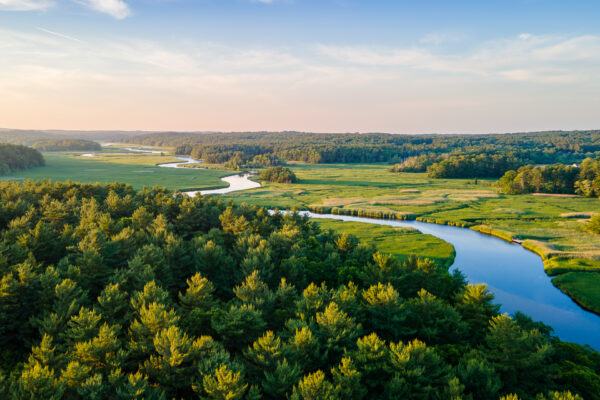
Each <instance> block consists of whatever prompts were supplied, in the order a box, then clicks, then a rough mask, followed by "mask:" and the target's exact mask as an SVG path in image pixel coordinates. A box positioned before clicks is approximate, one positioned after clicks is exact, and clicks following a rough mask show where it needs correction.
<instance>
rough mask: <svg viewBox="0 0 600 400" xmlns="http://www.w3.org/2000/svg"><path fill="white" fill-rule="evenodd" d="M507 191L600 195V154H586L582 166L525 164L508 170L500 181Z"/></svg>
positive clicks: (504, 190) (499, 183)
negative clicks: (589, 156)
mask: <svg viewBox="0 0 600 400" xmlns="http://www.w3.org/2000/svg"><path fill="white" fill-rule="evenodd" d="M498 185H499V187H500V189H501V190H502V191H503V192H504V193H507V194H518V193H561V194H579V195H582V196H586V197H600V157H599V158H595V159H592V158H587V159H585V160H584V161H583V162H582V163H581V165H580V166H577V165H564V164H552V165H546V166H535V165H526V166H523V167H521V168H519V169H518V170H516V171H515V170H510V171H507V172H506V173H505V174H504V176H502V178H501V179H500V181H499V182H498Z"/></svg>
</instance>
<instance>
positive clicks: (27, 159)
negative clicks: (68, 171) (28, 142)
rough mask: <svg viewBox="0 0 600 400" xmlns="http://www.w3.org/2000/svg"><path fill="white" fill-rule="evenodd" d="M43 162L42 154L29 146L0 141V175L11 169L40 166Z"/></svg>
mask: <svg viewBox="0 0 600 400" xmlns="http://www.w3.org/2000/svg"><path fill="white" fill-rule="evenodd" d="M44 164H45V160H44V157H43V156H42V154H41V153H40V152H39V151H37V150H34V149H32V148H30V147H26V146H21V145H14V144H6V143H0V176H2V175H6V174H8V173H10V172H13V171H18V170H22V169H29V168H35V167H41V166H43V165H44Z"/></svg>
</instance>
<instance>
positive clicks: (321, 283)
mask: <svg viewBox="0 0 600 400" xmlns="http://www.w3.org/2000/svg"><path fill="white" fill-rule="evenodd" d="M0 228H1V231H0V235H1V236H0V239H1V240H0V275H1V280H0V371H1V372H0V398H2V399H80V398H86V399H87V398H90V399H139V398H144V399H165V400H166V399H192V398H200V399H262V398H264V399H285V398H290V399H307V400H308V399H345V400H346V399H415V400H416V399H498V398H500V397H501V396H504V395H510V394H516V395H518V396H519V397H520V398H522V399H536V396H538V395H539V396H540V397H537V398H540V399H543V398H548V399H568V398H579V397H573V396H571V397H568V395H567V394H559V393H554V392H566V391H570V392H571V393H572V394H573V395H574V396H575V395H576V396H579V395H581V396H583V397H584V398H586V399H598V398H599V393H600V390H599V389H600V376H599V373H600V354H598V353H597V352H595V351H592V350H590V349H589V348H585V347H583V346H579V345H576V344H572V343H564V342H561V341H559V340H558V339H557V338H554V337H552V335H551V330H550V328H548V327H547V326H545V325H543V324H541V323H535V322H533V321H531V319H529V318H528V317H526V316H524V315H520V314H518V315H516V316H514V317H513V318H510V317H508V316H505V315H500V314H499V313H498V306H497V305H495V304H494V303H493V294H492V293H490V292H489V291H488V290H487V289H486V288H485V286H483V285H476V286H473V285H468V284H466V283H465V281H464V278H463V277H462V276H461V275H460V274H459V273H454V274H450V273H448V271H447V269H446V268H444V267H441V266H439V265H436V264H435V263H433V262H431V261H427V260H418V259H411V260H409V261H407V262H404V263H399V262H397V261H396V260H395V259H394V258H393V257H391V256H386V255H384V254H380V253H378V252H377V251H376V249H374V248H372V247H369V246H366V245H364V244H362V243H360V242H359V241H358V240H356V238H354V237H353V236H351V235H348V234H342V235H339V234H336V233H333V232H331V231H327V232H324V231H321V230H320V229H319V228H318V226H317V225H316V224H313V223H311V222H309V221H308V220H307V219H305V218H302V217H300V216H298V215H286V216H283V215H273V216H271V215H269V213H268V211H267V210H266V209H264V208H258V207H254V206H246V205H240V206H235V205H233V204H231V203H225V202H223V200H222V199H220V198H216V197H202V196H198V197H196V198H189V197H186V196H184V195H182V194H175V195H174V194H173V193H172V192H169V191H167V190H165V189H161V188H153V189H145V190H142V191H140V192H136V191H134V190H133V189H132V188H131V187H129V186H126V185H123V184H116V183H115V184H110V185H106V186H102V185H84V184H74V183H63V184H52V183H50V182H32V181H27V182H23V183H17V182H1V183H0ZM509 398H511V399H513V398H516V397H509Z"/></svg>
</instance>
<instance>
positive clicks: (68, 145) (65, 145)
mask: <svg viewBox="0 0 600 400" xmlns="http://www.w3.org/2000/svg"><path fill="white" fill-rule="evenodd" d="M32 147H33V148H34V149H37V150H40V151H69V150H73V151H100V150H102V146H100V144H99V143H96V142H93V141H91V140H84V139H51V140H44V141H40V142H36V143H34V144H33V146H32Z"/></svg>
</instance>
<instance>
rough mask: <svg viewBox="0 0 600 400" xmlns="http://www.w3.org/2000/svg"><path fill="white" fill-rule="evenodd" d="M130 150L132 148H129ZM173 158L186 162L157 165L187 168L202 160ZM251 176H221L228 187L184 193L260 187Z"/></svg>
mask: <svg viewBox="0 0 600 400" xmlns="http://www.w3.org/2000/svg"><path fill="white" fill-rule="evenodd" d="M128 150H132V149H128ZM173 158H176V159H178V160H181V161H184V162H172V163H165V164H158V165H157V167H162V168H185V165H189V164H200V163H201V162H202V161H201V160H195V159H193V158H191V157H184V156H173ZM250 176H251V174H241V175H240V174H238V175H230V176H226V177H224V178H221V180H222V181H223V182H225V183H227V184H228V185H229V186H228V187H224V188H220V189H210V190H194V191H190V192H184V193H185V194H187V195H188V196H191V197H194V196H196V195H197V194H198V193H200V194H201V195H209V194H225V193H231V192H237V191H239V190H248V189H254V188H257V187H260V183H258V182H254V181H251V180H250V179H248V178H250Z"/></svg>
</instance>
